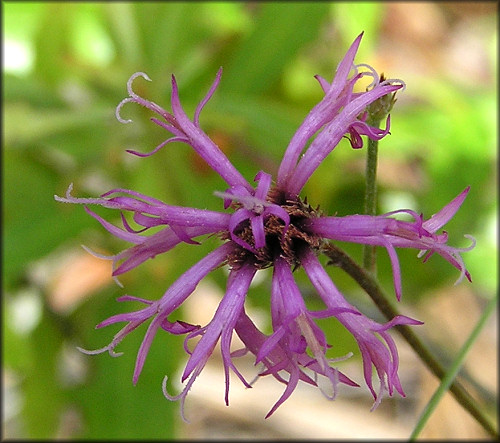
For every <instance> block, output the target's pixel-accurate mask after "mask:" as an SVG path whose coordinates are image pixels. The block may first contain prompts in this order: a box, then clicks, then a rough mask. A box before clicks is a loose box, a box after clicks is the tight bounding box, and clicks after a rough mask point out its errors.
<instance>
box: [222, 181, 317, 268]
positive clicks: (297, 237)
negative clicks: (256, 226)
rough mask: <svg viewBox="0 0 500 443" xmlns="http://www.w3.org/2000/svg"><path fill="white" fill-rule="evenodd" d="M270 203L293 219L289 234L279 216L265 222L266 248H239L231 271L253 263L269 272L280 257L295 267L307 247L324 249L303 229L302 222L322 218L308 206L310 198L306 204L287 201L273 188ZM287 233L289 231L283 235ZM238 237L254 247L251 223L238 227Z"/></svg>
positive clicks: (269, 197) (315, 238) (235, 253)
mask: <svg viewBox="0 0 500 443" xmlns="http://www.w3.org/2000/svg"><path fill="white" fill-rule="evenodd" d="M267 201H269V202H270V203H273V204H277V205H279V206H281V208H283V209H284V210H285V211H286V212H287V213H288V215H289V216H290V224H289V226H288V228H287V229H286V231H285V226H284V223H283V220H281V219H280V218H279V217H276V216H275V215H272V214H271V215H269V216H267V217H266V219H265V220H264V233H265V238H266V244H265V246H264V247H262V248H257V249H256V251H255V252H251V251H249V250H248V249H245V248H243V247H241V246H239V245H237V247H236V248H235V251H234V253H233V254H231V255H230V256H229V257H228V261H227V263H228V264H229V266H230V267H231V268H236V269H237V268H239V267H240V266H241V265H242V264H243V263H246V262H248V261H253V262H254V265H255V266H256V267H257V269H265V268H268V267H270V266H272V265H273V262H274V259H275V257H277V256H281V257H283V258H284V259H285V260H286V261H287V262H288V263H289V264H290V265H291V266H293V267H297V266H299V265H300V260H299V258H298V255H299V254H298V253H299V251H300V250H301V249H302V248H304V247H305V246H309V247H311V248H313V249H315V250H318V249H320V248H321V246H322V245H323V243H324V240H323V239H322V238H321V237H320V236H318V235H314V234H310V233H308V232H305V231H304V230H303V229H301V228H299V226H300V222H301V221H302V220H304V219H305V218H310V217H318V216H319V215H320V210H319V207H318V208H316V209H314V208H313V207H312V206H311V205H309V204H308V203H307V198H306V199H305V200H302V199H300V198H298V199H297V200H286V199H285V198H284V194H283V193H282V192H280V191H278V190H277V189H275V188H273V189H271V190H270V191H269V193H268V197H267ZM283 231H285V233H284V235H283ZM235 234H236V235H237V236H238V237H239V238H241V239H242V240H243V241H245V242H246V243H248V244H250V245H252V246H254V235H253V232H252V228H251V226H250V222H249V221H248V220H247V221H246V222H245V223H242V224H241V226H239V227H238V229H237V230H236V232H235ZM222 239H223V240H228V239H230V236H229V234H228V233H224V234H223V235H222Z"/></svg>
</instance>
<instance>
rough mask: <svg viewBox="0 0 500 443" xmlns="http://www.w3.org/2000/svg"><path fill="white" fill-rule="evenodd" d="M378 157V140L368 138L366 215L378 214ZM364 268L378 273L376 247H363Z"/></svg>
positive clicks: (371, 122) (378, 122) (372, 123)
mask: <svg viewBox="0 0 500 443" xmlns="http://www.w3.org/2000/svg"><path fill="white" fill-rule="evenodd" d="M368 124H369V125H370V126H375V127H377V128H378V127H379V126H380V120H378V121H369V122H368ZM377 156H378V140H372V139H371V138H368V151H367V154H366V170H365V172H366V180H365V186H366V189H365V214H367V215H376V213H377ZM363 267H364V268H365V269H366V270H367V271H368V272H371V273H372V275H375V272H376V247H375V246H372V245H364V246H363Z"/></svg>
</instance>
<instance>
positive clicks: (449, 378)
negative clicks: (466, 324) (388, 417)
mask: <svg viewBox="0 0 500 443" xmlns="http://www.w3.org/2000/svg"><path fill="white" fill-rule="evenodd" d="M496 304H497V297H495V298H493V299H491V300H490V301H489V303H488V305H487V306H486V308H485V310H484V311H483V314H482V315H481V318H480V319H479V321H478V323H477V325H476V326H475V328H474V330H473V331H472V332H471V334H470V336H469V338H468V339H467V341H466V342H465V343H464V345H463V346H462V349H460V352H459V353H458V355H457V358H456V359H455V361H454V362H453V365H452V366H451V367H450V369H449V370H448V372H447V373H446V376H445V377H444V378H443V379H442V381H441V384H440V385H439V388H438V389H437V390H436V392H434V395H433V396H432V397H431V399H430V400H429V403H427V406H426V407H425V409H424V410H423V412H422V414H421V416H420V418H419V419H418V422H417V424H416V426H415V429H413V432H412V433H411V435H410V441H411V440H415V439H416V438H417V436H418V434H420V432H421V431H422V429H423V428H424V426H425V424H426V423H427V420H428V419H429V417H430V416H431V414H432V413H433V412H434V409H436V407H437V405H438V403H439V401H440V400H441V397H442V396H443V395H444V394H445V393H446V391H447V390H448V388H449V387H450V385H451V383H452V382H453V380H454V379H455V377H456V376H457V374H458V371H459V370H460V368H461V366H462V364H463V362H464V360H465V356H466V355H467V352H468V351H469V349H470V348H471V347H472V345H473V343H474V342H475V341H476V339H477V337H478V336H479V333H480V332H481V330H482V329H483V327H484V325H485V324H486V320H488V319H489V318H490V315H491V314H492V313H493V310H494V308H495V306H496Z"/></svg>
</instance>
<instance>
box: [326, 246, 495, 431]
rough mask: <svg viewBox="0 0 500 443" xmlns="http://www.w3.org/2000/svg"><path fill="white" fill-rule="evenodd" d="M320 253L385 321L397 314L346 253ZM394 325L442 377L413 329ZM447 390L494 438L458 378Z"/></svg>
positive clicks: (328, 249) (332, 249)
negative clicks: (356, 286)
mask: <svg viewBox="0 0 500 443" xmlns="http://www.w3.org/2000/svg"><path fill="white" fill-rule="evenodd" d="M322 252H323V253H324V254H325V255H326V256H327V257H328V258H330V260H331V264H333V265H335V266H338V267H340V268H342V269H343V270H344V271H345V272H346V273H347V274H349V275H350V276H351V277H352V278H353V279H354V280H355V281H356V282H357V283H358V284H359V285H360V286H361V287H362V288H363V289H364V291H365V292H366V293H367V294H368V295H369V296H370V297H371V299H372V300H373V301H374V302H375V304H376V305H377V307H378V308H379V310H380V311H381V312H382V314H384V316H385V317H386V318H387V319H388V320H392V319H393V318H394V317H395V316H396V315H399V313H398V311H397V310H396V308H394V307H393V305H392V304H391V303H390V302H389V299H388V297H387V296H386V295H385V294H384V292H383V291H382V289H381V288H380V286H379V285H378V283H377V281H376V280H375V279H374V278H373V276H372V275H371V274H370V273H369V272H367V271H366V270H365V269H363V268H362V267H360V266H359V265H358V264H357V263H356V262H355V261H354V260H353V259H352V258H351V257H350V256H349V255H347V254H346V253H345V252H344V251H342V250H341V249H339V248H337V247H336V246H334V245H333V244H328V245H327V246H325V247H324V248H323V249H322ZM394 328H395V329H396V330H397V331H398V332H399V333H400V334H401V335H402V336H403V338H404V339H405V340H406V341H407V342H408V344H409V345H410V346H411V347H412V348H413V350H414V351H415V352H416V353H417V355H418V356H419V357H420V358H421V359H422V361H423V362H424V364H425V365H426V366H427V367H428V368H429V369H430V371H431V372H432V373H433V374H434V375H435V376H436V377H437V378H438V379H439V380H443V378H444V377H445V376H446V371H445V369H444V368H443V367H442V366H441V364H440V363H439V362H438V361H437V360H436V358H435V357H434V356H433V355H432V354H431V352H430V351H429V350H428V349H427V347H426V346H425V345H424V344H423V342H422V341H421V340H420V338H419V337H418V336H417V335H416V334H415V333H414V332H413V329H411V327H409V326H408V325H397V326H395V327H394ZM449 390H450V392H451V394H452V395H453V396H454V397H455V399H456V400H457V401H458V403H459V404H460V405H461V406H462V407H463V408H464V409H465V410H467V411H468V412H469V414H470V415H471V416H472V417H474V418H475V419H476V420H477V422H478V423H479V424H480V425H481V426H482V427H483V428H484V429H485V430H486V432H488V434H490V435H491V436H493V437H495V438H498V431H497V430H495V427H494V425H493V424H492V423H491V422H490V420H489V419H488V417H487V416H486V415H485V414H484V413H483V411H481V409H480V408H479V407H478V406H477V404H476V402H475V400H474V399H473V398H472V397H471V395H470V394H469V393H468V392H467V391H466V390H465V388H464V387H463V386H462V385H461V384H460V383H459V382H458V381H456V380H455V381H454V382H453V383H451V384H450V387H449Z"/></svg>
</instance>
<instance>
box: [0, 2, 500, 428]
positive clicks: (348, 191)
mask: <svg viewBox="0 0 500 443" xmlns="http://www.w3.org/2000/svg"><path fill="white" fill-rule="evenodd" d="M430 4H431V5H433V6H434V7H435V9H436V11H437V13H439V17H440V18H441V21H438V22H437V23H438V24H437V25H436V26H437V28H434V24H435V22H434V21H432V19H433V17H432V16H431V17H429V16H427V15H426V16H422V22H423V23H424V24H427V25H429V26H430V27H428V28H427V30H424V31H421V30H420V31H419V30H418V29H407V33H406V34H404V33H401V32H400V33H399V34H398V32H397V28H398V26H397V23H396V24H395V23H393V22H392V21H391V14H393V13H394V9H393V8H392V7H391V6H390V3H362V2H355V3H354V2H353V3H328V2H321V3H314V2H307V3H300V2H293V3H286V2H283V3H281V2H280V3H244V2H241V3H239V2H234V3H231V2H228V3H217V2H206V3H204V2H203V3H194V2H189V3H182V2H181V3H161V2H158V3H142V2H141V3H134V2H131V3H114V2H113V3H111V2H110V3H83V2H82V3H30V2H22V3H21V2H19V3H18V2H3V3H2V9H3V11H2V12H3V45H4V70H3V111H4V112H3V128H4V131H3V150H2V160H3V162H2V166H3V170H2V172H3V174H2V197H3V211H2V214H3V220H2V221H3V224H2V225H3V242H2V248H3V251H2V252H3V254H2V285H3V287H2V290H3V310H2V312H3V316H4V318H3V320H4V321H3V347H2V348H3V357H4V359H3V365H4V381H3V382H4V394H5V395H6V396H7V400H4V401H5V402H7V406H8V407H7V408H5V406H4V409H5V411H4V425H6V429H4V436H10V437H22V438H25V437H31V438H55V437H58V436H59V437H60V436H63V437H66V438H175V437H176V436H178V435H179V434H178V433H179V425H178V423H179V410H178V404H176V403H171V402H169V401H167V400H165V398H164V397H163V395H162V392H161V387H160V386H161V385H160V382H161V379H162V377H163V376H164V375H165V374H172V373H173V372H174V371H175V370H176V368H177V367H178V365H179V364H180V362H181V358H184V357H183V356H184V353H183V351H182V342H181V339H180V338H179V337H173V338H172V337H168V336H166V335H162V334H159V336H158V337H157V338H156V339H155V343H154V345H153V347H152V349H151V351H150V354H149V356H148V360H147V363H146V366H145V368H144V372H143V374H142V375H141V379H140V381H139V383H138V385H137V386H135V387H134V386H133V385H132V383H131V378H132V371H133V365H134V355H135V352H136V350H137V348H138V346H139V343H140V341H141V339H142V332H140V331H139V332H137V333H135V334H132V335H131V336H130V337H128V338H127V339H126V340H125V341H124V342H123V343H122V344H121V345H120V348H119V350H120V351H123V352H124V353H125V355H124V356H123V357H121V358H118V359H113V358H110V357H109V356H108V355H107V354H104V355H101V356H98V357H87V356H83V359H82V355H80V354H77V356H75V353H74V349H75V347H76V346H82V347H84V348H88V349H94V348H98V347H101V346H103V345H104V344H106V343H108V342H109V340H110V339H111V337H112V335H113V334H114V333H115V332H116V331H117V329H116V328H115V329H113V330H111V328H109V330H106V329H105V330H104V331H95V330H94V326H95V325H96V324H97V323H99V322H100V321H102V320H103V319H105V318H107V317H108V316H110V315H113V314H114V313H116V312H125V311H127V310H129V309H130V307H129V306H127V304H123V305H122V304H117V303H116V302H115V299H116V298H117V297H119V296H120V295H123V294H124V293H129V294H133V295H136V296H139V297H144V298H150V299H155V298H157V297H160V296H161V294H163V292H164V291H165V289H166V288H167V287H168V284H169V283H171V282H172V281H173V279H175V277H176V276H178V275H180V273H181V272H183V271H184V270H185V269H187V266H189V265H190V264H194V263H195V261H196V260H197V259H199V258H201V257H202V256H203V254H205V253H206V252H207V251H209V250H210V249H211V248H213V246H214V244H215V243H214V242H213V241H208V242H207V244H204V245H202V246H200V247H198V248H195V247H184V246H182V247H180V248H179V251H178V252H173V253H170V254H167V256H166V257H157V258H156V259H155V260H154V261H152V262H151V263H146V264H144V265H143V266H141V267H139V268H138V269H135V270H133V271H132V272H130V273H129V274H130V275H125V276H124V277H123V279H122V282H123V283H124V285H125V288H124V289H122V288H120V287H118V286H117V285H114V284H113V283H110V284H106V285H104V286H101V287H98V288H94V289H93V290H92V292H91V293H90V294H87V295H88V296H87V297H85V298H83V297H82V299H81V300H79V301H77V302H75V303H74V304H73V305H72V307H71V309H69V310H66V311H64V310H58V309H56V308H54V306H53V305H51V303H50V298H51V290H52V289H51V288H52V286H51V281H52V280H51V279H53V273H51V272H53V271H51V270H52V269H53V267H51V266H55V265H54V263H56V265H57V266H63V267H64V266H70V263H65V262H64V260H65V257H67V256H66V255H65V252H67V251H74V250H79V245H80V244H85V245H86V246H88V247H90V248H92V249H95V250H101V251H107V252H108V253H113V252H118V251H120V250H121V249H123V248H124V247H125V245H124V244H123V243H122V242H120V241H118V240H115V239H113V238H111V236H110V235H107V233H106V232H104V230H103V229H102V227H101V226H100V225H99V224H98V223H97V222H96V221H95V220H94V219H93V218H91V217H89V216H88V215H87V214H85V212H84V211H83V208H81V207H79V206H73V205H63V204H61V203H57V202H56V201H55V200H54V198H53V196H54V194H57V195H64V193H65V190H66V188H67V186H68V185H69V183H74V189H75V190H74V195H77V196H96V195H98V194H99V193H102V192H105V191H107V190H108V189H111V188H112V187H125V188H129V189H134V190H137V191H139V192H142V193H145V194H148V195H151V196H152V197H155V198H158V199H161V200H163V201H165V202H168V203H170V204H174V205H185V206H192V207H199V208H210V209H220V201H219V199H218V198H216V197H215V196H213V195H212V191H215V190H219V191H222V190H224V183H223V182H222V180H221V179H220V178H219V177H218V176H217V175H216V174H215V173H213V171H210V170H209V169H208V168H206V167H204V165H203V164H202V162H201V161H200V159H199V158H197V156H196V154H194V153H193V152H191V151H190V150H189V149H188V147H187V146H186V145H179V144H173V145H167V147H166V148H164V149H162V150H161V151H160V152H159V153H158V154H156V155H155V156H154V157H151V158H147V159H137V158H131V157H132V156H130V155H129V154H126V153H125V149H128V148H133V149H137V150H141V151H148V150H151V149H152V148H153V147H155V146H156V145H157V144H158V143H160V142H161V141H162V140H163V139H164V137H165V134H164V133H162V131H161V130H160V129H159V128H157V127H155V125H153V124H151V123H150V122H149V121H148V118H149V114H148V113H147V112H146V111H145V110H143V109H142V108H139V107H134V106H131V105H127V106H125V107H124V108H123V110H122V116H123V117H124V118H132V119H133V120H134V123H133V124H129V125H126V126H125V125H122V124H120V123H119V122H117V121H116V119H115V116H114V109H115V106H116V105H117V104H118V103H119V102H120V100H122V99H123V98H124V97H126V96H127V92H126V82H127V80H128V78H129V77H130V75H131V74H133V73H134V72H136V71H143V72H146V73H147V74H148V75H149V77H150V78H151V79H152V80H153V81H152V82H145V81H143V80H142V79H137V80H136V82H135V83H134V88H135V89H136V90H137V91H140V94H141V95H143V96H144V97H147V98H149V99H151V100H152V101H155V102H157V103H159V104H160V105H161V106H163V107H165V109H167V110H168V109H170V105H169V99H170V76H171V74H172V73H174V74H175V76H176V78H177V82H178V84H179V89H180V97H181V102H182V103H183V105H184V107H185V109H186V111H187V113H188V115H192V113H193V112H194V109H195V108H196V105H197V103H198V101H199V100H200V99H201V98H202V97H203V96H204V94H205V92H206V91H207V89H208V87H209V86H210V84H211V82H212V81H213V79H214V77H215V74H216V72H217V70H218V68H219V67H220V66H222V67H223V69H224V72H223V75H222V81H221V84H220V87H219V89H218V90H217V92H216V94H215V96H214V97H213V99H212V100H211V101H210V102H209V104H208V105H207V106H206V107H205V109H204V111H203V113H202V115H201V125H202V127H203V128H204V130H205V131H206V132H207V133H208V134H210V135H211V136H212V137H213V138H214V139H216V140H217V141H218V143H219V145H220V146H221V148H222V149H223V150H224V151H225V152H226V153H227V155H228V157H229V158H230V160H231V161H232V162H233V163H234V164H235V166H236V167H237V168H238V169H239V170H240V171H241V173H242V174H243V175H244V176H245V177H246V178H247V179H249V180H252V179H253V177H254V176H255V174H256V172H258V171H259V170H260V169H264V170H266V171H267V172H270V173H273V174H275V173H276V170H277V166H278V165H279V160H280V158H281V156H282V154H283V152H284V149H285V148H286V146H287V144H288V141H289V140H290V138H291V136H292V135H293V133H294V131H295V130H296V128H297V127H298V126H299V124H300V122H301V121H302V119H303V118H304V117H305V115H306V114H307V112H308V111H309V110H310V109H311V107H312V106H314V104H315V103H316V102H317V101H318V100H319V99H320V98H321V89H320V88H319V86H318V84H317V82H316V81H315V80H314V78H313V76H314V75H315V74H320V75H322V76H323V77H325V78H326V79H328V80H331V78H332V75H333V72H334V71H335V68H336V66H337V63H338V62H339V61H340V59H341V57H342V56H343V54H344V53H345V51H346V49H347V48H348V47H349V45H350V44H351V42H352V41H353V40H354V38H355V37H356V36H357V35H358V34H359V33H360V32H361V31H363V30H364V31H365V35H364V37H363V40H362V43H361V48H360V50H359V53H358V55H357V57H356V61H357V62H359V63H361V62H366V63H370V64H372V65H373V66H374V67H375V69H377V70H380V71H384V72H385V74H386V76H387V77H397V78H401V79H403V80H404V81H405V82H406V84H407V89H406V90H405V91H404V92H403V93H401V94H399V95H398V101H397V103H396V105H395V108H394V109H393V111H392V114H391V116H392V127H391V135H390V136H388V137H386V138H385V139H384V140H383V141H382V142H381V146H380V153H379V160H380V164H379V178H380V181H379V183H380V185H379V213H383V212H386V211H389V210H394V209H398V208H402V207H411V209H414V210H416V211H418V212H423V213H424V215H426V216H427V217H428V216H430V215H432V214H433V213H435V212H437V211H438V210H439V209H440V208H441V207H442V206H444V205H445V204H446V203H447V202H449V201H450V200H451V199H452V198H454V197H455V196H456V195H457V194H458V193H459V192H461V191H462V190H463V189H464V188H465V187H466V186H468V185H470V186H471V191H470V193H469V196H468V198H467V199H466V201H465V203H464V204H463V206H462V208H461V209H460V211H459V212H458V213H457V215H456V216H455V218H454V219H453V220H452V221H450V222H449V224H448V225H447V226H446V228H445V229H446V230H447V231H448V232H449V237H450V244H452V245H457V246H467V245H468V244H469V242H468V240H467V239H464V238H463V234H470V235H473V236H474V237H475V238H476V239H477V246H476V248H475V249H474V250H473V251H471V252H468V253H465V254H464V260H465V262H466V264H467V266H468V269H469V270H470V272H471V274H472V276H473V282H474V283H473V285H471V286H470V285H469V283H468V282H464V283H462V285H469V286H470V287H471V291H472V293H473V296H474V297H476V298H477V300H478V301H479V303H482V302H484V301H486V300H488V299H489V298H491V297H492V296H493V294H494V293H495V291H496V288H497V274H496V270H497V240H496V228H497V218H496V211H497V193H496V191H497V172H496V171H497V156H496V143H497V126H496V125H497V91H496V81H495V79H496V69H497V65H496V44H497V34H496V29H497V28H496V20H497V14H496V9H495V8H494V7H491V5H490V4H484V3H479V4H478V5H482V7H479V6H478V7H477V8H472V9H470V13H464V10H461V9H460V6H457V4H455V3H449V4H433V3H430ZM469 7H470V4H469ZM391 8H392V9H391ZM434 19H435V17H434ZM439 26H441V27H442V29H441V31H442V32H441V34H440V33H439V29H438V28H439ZM447 29H453V30H454V32H456V36H455V37H456V41H458V42H460V41H461V38H462V37H461V36H464V35H465V36H468V37H469V39H468V40H467V41H472V42H473V43H474V44H473V45H469V46H460V45H459V44H458V43H457V47H456V48H455V50H456V51H458V53H457V54H454V53H453V51H452V50H453V46H450V42H453V41H455V40H454V38H451V37H449V36H448V39H446V40H445V39H444V37H443V35H445V31H446V30H447ZM419 32H420V34H419ZM432 32H434V33H437V37H436V36H434V37H433V35H432ZM471 36H472V37H473V38H470V37H471ZM412 38H413V40H412ZM426 39H428V40H426ZM463 39H464V41H465V37H463ZM14 45H15V46H14ZM464 48H465V49H464ZM446 57H448V58H446ZM454 57H455V58H454ZM462 59H463V60H470V62H468V61H466V62H463V60H462ZM23 60H24V62H23ZM457 61H461V62H462V64H460V63H459V64H458V65H457V66H454V63H455V62H457ZM468 63H469V65H467V64H468ZM464 66H468V68H470V72H469V71H467V70H464ZM396 68H397V69H398V70H397V71H396ZM388 69H390V72H388V71H387V70H388ZM363 161H364V153H363V152H360V151H353V150H352V149H350V147H349V144H348V143H347V142H346V141H345V140H344V141H342V142H341V144H340V146H338V147H337V149H336V150H335V151H334V152H333V154H332V155H331V156H329V157H328V158H327V160H325V162H324V164H323V165H322V166H321V167H320V168H319V169H318V170H317V171H316V173H315V174H314V176H313V177H312V178H311V180H310V181H309V183H308V184H307V186H306V188H305V190H304V192H303V195H307V196H308V200H309V201H310V202H311V203H312V204H313V205H317V204H320V205H321V208H322V209H323V210H324V211H325V212H327V213H329V214H334V213H337V214H338V215H348V214H354V213H360V212H362V208H363V186H364V184H363V183H364V182H363ZM100 213H102V214H105V212H100ZM109 215H111V216H116V214H109ZM341 246H345V248H346V250H347V251H348V252H349V253H351V254H352V256H353V257H354V258H355V259H357V260H360V258H361V248H360V247H359V245H341ZM399 256H400V259H401V268H402V273H403V291H404V295H403V302H402V303H403V304H406V305H408V306H409V305H418V304H419V303H421V302H423V301H424V300H423V299H424V298H426V297H432V294H433V291H436V290H438V289H439V288H443V287H450V286H451V285H452V284H453V282H454V280H455V279H456V278H457V277H458V271H456V270H455V269H454V268H453V267H452V266H450V265H449V264H448V263H447V262H445V261H444V260H443V259H441V258H440V257H437V256H436V257H432V258H431V259H430V260H429V262H427V263H425V264H422V262H421V260H418V259H417V258H416V252H415V251H407V250H403V251H400V253H399ZM66 259H67V258H66ZM58 269H59V268H58ZM378 275H379V278H380V281H381V283H382V284H383V286H384V287H385V288H386V290H387V292H388V293H389V294H391V295H392V286H391V285H392V277H391V272H390V264H389V261H388V259H387V255H386V254H385V252H384V251H381V252H379V262H378ZM335 278H336V279H337V280H336V282H337V283H338V285H339V286H340V287H341V288H342V289H343V290H344V291H345V292H346V293H352V294H351V295H352V297H353V300H358V301H359V303H361V304H363V303H364V304H366V305H367V306H368V305H369V301H367V300H366V297H364V296H363V295H362V294H361V293H359V289H357V288H356V287H355V285H354V284H353V283H352V281H351V280H350V279H349V278H348V277H346V276H344V275H342V274H341V273H335ZM299 279H300V277H299ZM214 282H216V283H217V284H219V285H223V275H222V273H216V274H215V275H214ZM75 284H76V283H75ZM263 287H264V286H261V287H260V289H262V288H263ZM256 292H257V291H252V292H251V294H250V296H249V303H253V304H255V305H263V306H266V296H265V294H266V292H265V291H264V296H263V297H262V291H260V292H259V294H261V295H260V296H259V294H257V293H256ZM141 331H142V329H141ZM327 333H328V334H330V335H334V334H340V333H341V332H339V331H337V330H336V329H335V328H334V327H333V326H332V328H331V330H328V331H327ZM335 336H336V337H337V336H338V335H335ZM351 345H352V342H350V341H349V338H346V342H345V343H344V344H342V343H340V344H339V347H340V349H341V350H343V348H344V347H345V351H346V352H347V351H348V350H349V349H350V346H351ZM445 354H446V353H445ZM68 355H69V356H70V357H71V358H73V359H76V362H77V363H78V364H77V366H78V365H80V366H83V367H84V368H85V371H84V373H83V375H81V374H80V375H78V374H79V373H77V374H76V375H75V374H73V375H71V374H70V375H71V376H69V379H68V375H67V374H66V372H67V368H66V369H65V367H66V366H68V365H69V363H68V360H67V358H66V357H67V356H68ZM65 358H66V359H65ZM78 367H79V366H78ZM65 374H66V375H65ZM221 383H222V380H221ZM188 399H189V397H188ZM188 401H189V400H188ZM220 401H221V402H222V401H223V399H222V398H221V399H220ZM72 414H74V415H75V416H76V417H77V419H75V422H76V423H77V424H76V425H74V427H71V426H70V428H69V430H68V429H66V428H64V426H62V425H61V423H67V422H70V423H72V422H71V419H68V417H70V418H71V417H72ZM63 418H65V419H63ZM62 428H64V429H62Z"/></svg>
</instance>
